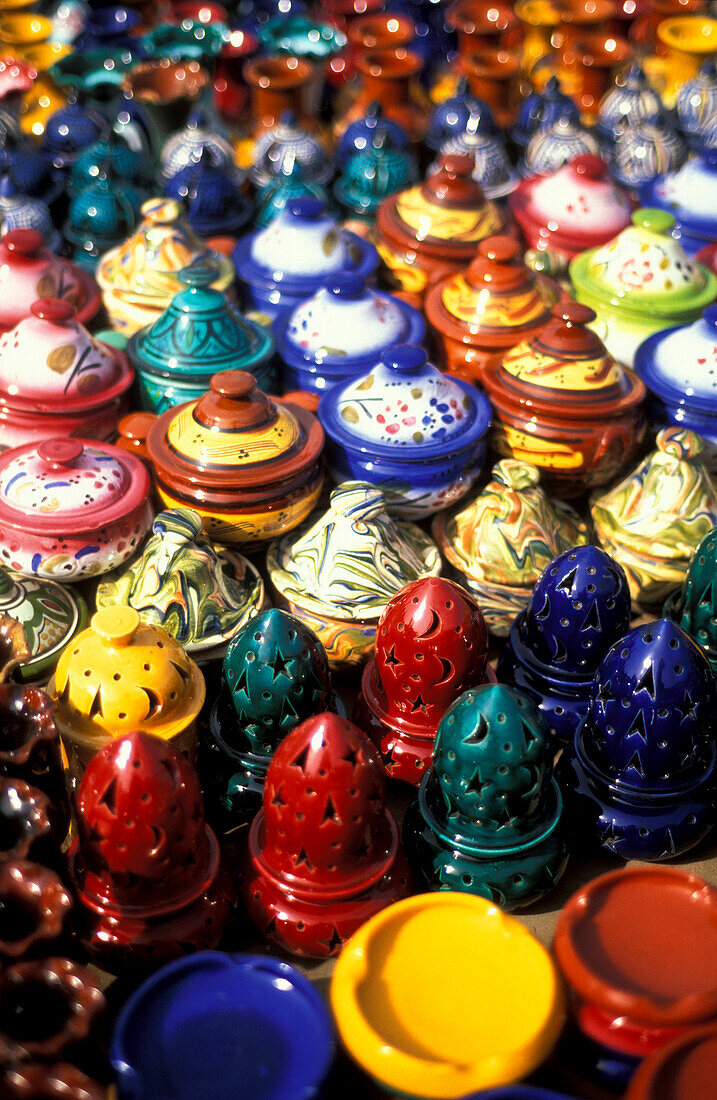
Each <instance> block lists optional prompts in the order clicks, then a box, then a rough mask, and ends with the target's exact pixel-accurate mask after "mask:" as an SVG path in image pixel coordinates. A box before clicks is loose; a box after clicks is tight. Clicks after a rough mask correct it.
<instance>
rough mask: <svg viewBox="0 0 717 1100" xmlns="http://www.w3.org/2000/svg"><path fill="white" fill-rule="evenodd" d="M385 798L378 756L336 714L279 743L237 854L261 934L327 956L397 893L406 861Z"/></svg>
mask: <svg viewBox="0 0 717 1100" xmlns="http://www.w3.org/2000/svg"><path fill="white" fill-rule="evenodd" d="M385 799H386V795H385V775H384V770H383V765H382V764H381V759H380V757H379V755H378V753H377V752H376V749H375V748H374V747H373V746H372V745H371V744H370V742H369V741H368V740H367V738H366V737H365V735H364V734H363V733H362V732H361V730H360V729H358V728H357V727H356V726H354V725H352V724H351V723H350V722H347V721H346V719H344V718H339V717H337V715H335V714H319V715H317V716H316V717H314V718H309V719H307V720H306V721H305V722H302V723H301V725H300V726H297V727H296V729H294V730H292V732H291V733H290V734H289V735H288V736H287V737H286V738H285V739H284V740H283V741H282V743H281V745H280V746H279V748H278V749H277V750H276V753H275V754H274V757H273V759H272V761H271V764H270V765H269V769H268V771H267V775H266V785H265V787H264V806H263V809H262V810H260V811H259V813H258V814H257V816H256V817H255V818H254V821H253V822H252V825H251V828H250V831H249V843H248V849H247V854H246V860H245V877H244V887H243V892H244V903H245V905H246V909H247V913H248V915H249V918H250V919H251V920H252V922H253V923H254V924H255V925H256V926H257V928H258V929H259V930H260V932H261V933H262V934H263V935H264V936H266V937H268V938H269V939H270V940H271V941H272V942H273V943H275V944H277V945H278V946H280V947H281V948H282V949H283V950H284V951H289V952H291V953H292V954H295V955H306V956H309V957H311V958H327V957H329V956H331V955H337V954H338V953H339V952H340V950H341V948H342V946H343V945H344V943H345V942H346V941H347V940H348V939H349V938H350V937H351V936H352V935H353V934H354V932H356V931H357V930H358V929H359V928H360V927H361V925H362V924H364V923H365V922H366V921H367V920H368V919H369V918H370V917H372V916H374V915H375V914H376V913H378V912H380V911H381V910H382V909H385V908H386V906H387V905H390V904H391V903H392V902H395V901H398V900H399V899H401V898H404V897H406V895H407V894H408V893H409V890H410V884H409V874H408V865H407V863H406V859H405V856H404V854H403V851H402V849H401V844H400V840H399V834H398V827H397V825H396V823H395V821H394V819H393V817H392V816H391V813H390V812H389V810H388V808H387V807H386V801H385ZM284 838H286V839H284Z"/></svg>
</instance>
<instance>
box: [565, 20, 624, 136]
mask: <svg viewBox="0 0 717 1100" xmlns="http://www.w3.org/2000/svg"><path fill="white" fill-rule="evenodd" d="M631 54H632V49H631V47H630V44H629V43H628V42H627V41H626V40H625V39H624V38H617V37H615V36H614V35H610V34H604V33H603V32H601V31H596V32H594V33H591V34H580V35H578V36H576V37H575V38H574V39H573V40H572V41H570V42H568V44H567V45H566V46H565V48H564V50H563V52H562V54H561V57H560V63H559V71H560V75H561V79H562V80H563V81H564V86H565V90H566V91H567V92H568V94H569V95H570V97H571V99H573V100H574V101H575V103H577V105H578V107H579V108H580V111H581V113H583V114H585V115H589V116H597V113H598V108H599V106H600V100H601V99H602V97H603V96H604V94H605V92H606V91H607V90H608V87H609V86H610V81H611V79H612V75H613V73H614V71H615V69H617V68H619V67H620V66H622V65H624V64H626V62H627V61H629V59H630V56H631Z"/></svg>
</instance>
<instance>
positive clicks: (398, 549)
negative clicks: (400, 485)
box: [267, 481, 441, 620]
mask: <svg viewBox="0 0 717 1100" xmlns="http://www.w3.org/2000/svg"><path fill="white" fill-rule="evenodd" d="M267 564H268V568H269V574H270V576H271V579H272V583H273V584H274V586H275V587H276V588H277V589H278V590H279V591H280V592H281V593H282V594H283V595H284V596H287V597H289V598H290V599H291V600H292V602H296V603H297V604H299V605H300V606H302V607H305V608H308V609H309V610H311V609H312V608H314V609H316V610H318V611H320V612H324V613H325V612H326V611H327V609H328V613H329V615H330V616H331V617H332V618H337V619H359V620H361V619H377V618H378V617H379V615H380V614H381V612H382V611H383V609H384V607H385V605H386V604H387V603H388V601H389V600H390V599H391V597H392V596H395V595H396V593H397V592H399V591H400V589H402V588H403V587H404V586H405V585H406V584H408V583H409V582H410V581H414V580H417V579H418V578H419V577H427V576H437V575H438V574H439V573H440V571H441V558H440V554H439V552H438V548H437V547H436V545H435V544H434V542H433V541H432V539H431V538H430V537H429V536H428V535H426V534H424V532H423V531H422V530H421V529H420V527H417V526H416V525H415V524H413V523H407V522H405V521H402V520H396V519H394V518H393V517H392V516H390V515H389V514H388V512H387V511H386V501H385V498H384V495H383V493H382V492H381V490H380V489H378V488H377V487H376V486H375V485H369V484H367V483H366V482H363V481H346V482H344V483H343V484H342V485H340V486H339V487H338V489H334V491H333V492H332V494H331V505H330V507H329V509H328V511H327V512H325V513H324V514H323V515H322V516H321V517H320V518H319V519H318V520H316V521H315V522H314V524H313V526H311V527H309V529H308V530H306V529H304V533H303V534H301V533H300V534H299V537H298V538H297V537H296V534H291V535H288V536H287V537H286V538H283V539H281V540H280V541H279V542H275V543H273V544H272V546H271V548H270V550H269V555H268V558H267Z"/></svg>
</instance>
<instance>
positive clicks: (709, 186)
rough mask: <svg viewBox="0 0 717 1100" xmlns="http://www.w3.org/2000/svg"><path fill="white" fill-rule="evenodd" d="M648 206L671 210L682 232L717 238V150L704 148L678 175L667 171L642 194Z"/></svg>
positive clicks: (647, 185) (712, 238)
mask: <svg viewBox="0 0 717 1100" xmlns="http://www.w3.org/2000/svg"><path fill="white" fill-rule="evenodd" d="M640 198H641V200H642V201H643V202H644V203H645V204H646V205H649V206H656V207H659V208H660V209H662V210H667V211H669V213H670V214H672V215H673V216H674V217H675V218H676V219H677V222H678V224H679V227H680V228H681V229H682V230H683V232H687V233H690V234H691V235H692V236H695V237H703V238H705V242H707V241H713V240H715V239H717V149H703V151H702V152H701V154H700V155H699V156H698V157H692V158H691V159H690V160H688V161H687V162H686V163H685V164H683V165H682V167H681V168H678V169H677V171H676V172H668V174H667V175H666V176H660V177H658V178H657V179H655V180H653V181H652V183H648V184H646V185H645V187H644V188H643V189H642V190H641V191H640Z"/></svg>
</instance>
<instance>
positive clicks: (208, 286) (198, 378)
mask: <svg viewBox="0 0 717 1100" xmlns="http://www.w3.org/2000/svg"><path fill="white" fill-rule="evenodd" d="M217 273H218V272H217V268H216V267H215V265H214V264H213V263H207V262H206V261H204V260H195V261H194V263H192V264H190V266H189V267H186V268H184V269H183V271H181V272H179V275H178V281H179V283H180V284H181V283H184V289H183V290H180V291H179V293H178V294H175V296H174V297H173V298H172V300H171V302H170V303H169V305H168V306H167V308H166V309H165V310H164V312H163V313H161V314H160V316H159V317H158V318H157V320H156V321H154V323H153V324H151V325H148V326H146V327H145V328H142V329H140V330H139V331H138V332H135V333H134V334H133V335H132V336H131V337H130V341H129V344H128V345H127V355H128V356H129V359H130V362H131V363H132V365H133V367H134V369H135V371H136V372H137V385H138V388H139V399H140V404H141V406H142V408H144V409H149V410H150V411H151V412H156V413H162V412H164V411H165V410H166V409H168V408H171V407H173V406H174V405H180V404H182V402H184V401H191V400H197V399H198V398H199V397H201V396H202V394H203V393H206V391H207V390H208V389H209V384H210V381H211V377H212V375H213V374H216V373H217V372H219V371H223V370H243V371H248V372H249V373H250V374H253V375H254V377H255V378H256V381H257V385H258V386H259V387H260V388H261V389H263V390H269V389H273V388H274V382H275V379H274V367H273V359H274V350H275V345H274V340H273V338H272V336H271V334H270V333H269V331H268V330H267V329H266V328H264V326H263V325H259V324H258V323H257V322H256V321H252V320H250V319H249V318H248V317H244V316H243V315H242V314H241V313H240V312H239V311H238V310H237V309H236V308H235V306H234V305H232V303H231V302H230V300H229V299H228V298H227V297H226V295H224V294H222V293H221V291H219V290H215V289H214V288H213V286H212V284H213V283H214V281H215V279H216V277H217Z"/></svg>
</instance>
